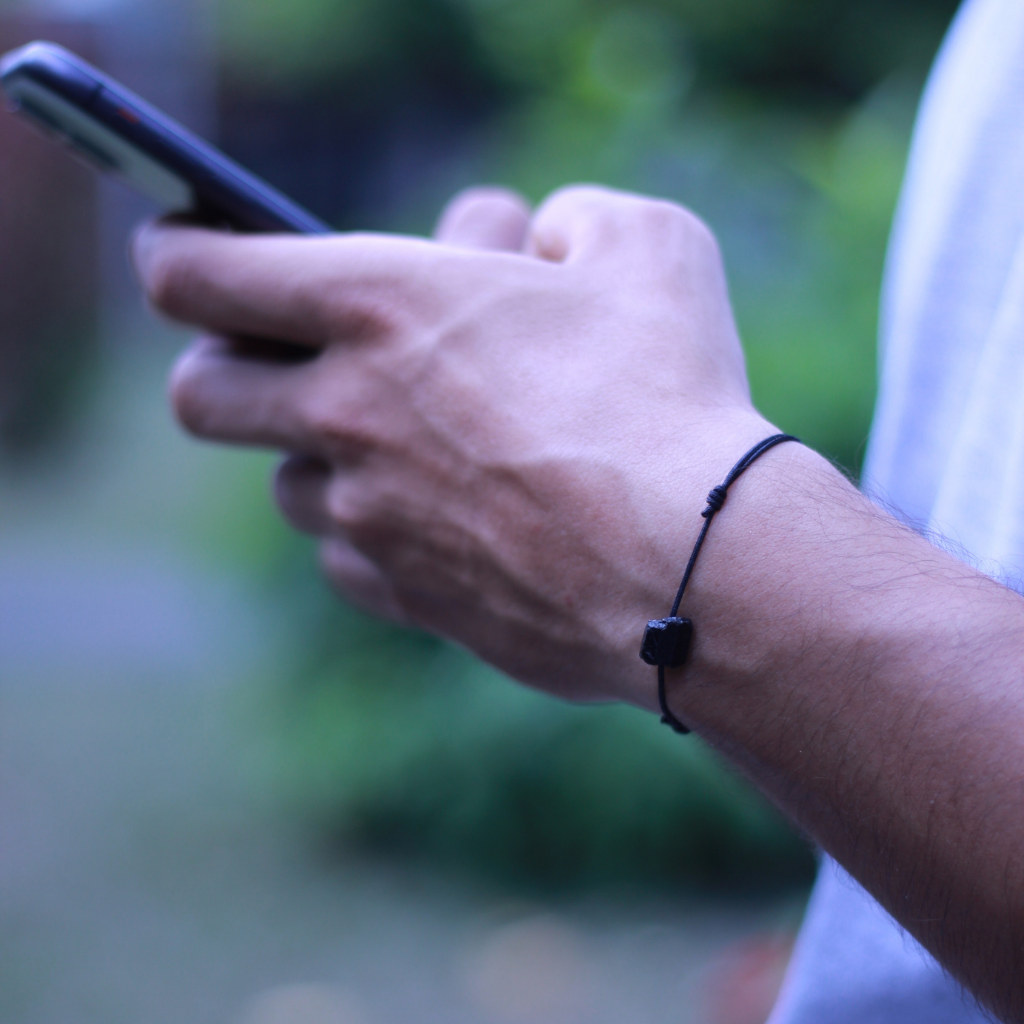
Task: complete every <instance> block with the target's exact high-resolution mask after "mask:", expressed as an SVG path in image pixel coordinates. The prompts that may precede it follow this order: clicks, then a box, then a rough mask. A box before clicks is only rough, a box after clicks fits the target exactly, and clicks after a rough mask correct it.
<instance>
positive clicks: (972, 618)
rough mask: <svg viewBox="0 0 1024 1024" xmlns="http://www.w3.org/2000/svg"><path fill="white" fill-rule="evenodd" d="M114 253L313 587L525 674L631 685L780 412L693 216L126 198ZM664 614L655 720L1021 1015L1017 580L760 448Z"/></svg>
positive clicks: (643, 690)
mask: <svg viewBox="0 0 1024 1024" xmlns="http://www.w3.org/2000/svg"><path fill="white" fill-rule="evenodd" d="M135 259H136V265H137V267H138V272H139V275H140V277H141V280H142V282H143V284H144V286H145V288H146V291H147V294H148V295H149V298H150V300H151V302H152V303H153V305H154V306H155V307H156V308H157V309H159V310H161V311H163V312H164V313H165V314H166V315H168V316H170V317H172V318H173V319H175V320H178V321H181V322H184V323H188V324H193V325H196V326H198V327H200V328H202V329H203V330H204V331H205V332H206V336H205V337H204V338H202V339H201V340H200V341H198V342H196V344H195V345H194V346H193V347H192V348H191V349H190V350H188V351H187V352H186V353H185V355H184V356H183V357H182V359H181V360H180V362H179V363H178V366H177V368H176V370H175V372H174V377H173V382H172V396H173V402H174V405H175V408H176V410H177V413H178V415H179V417H180V418H181V420H182V422H183V423H184V425H185V426H186V427H187V428H188V429H189V430H191V431H192V432H194V433H195V434H197V435H199V436H201V437H204V438H208V439H211V440H216V441H222V442H228V443H233V444H246V445H261V446H269V447H272V448H275V449H279V450H281V451H283V452H286V453H288V457H287V458H286V460H285V461H284V463H283V464H282V467H281V469H280V471H279V473H278V475H277V480H276V493H277V498H278V501H279V503H280V505H281V507H282V509H283V511H284V514H285V515H286V516H287V517H288V519H289V520H290V521H291V522H292V523H293V524H294V525H295V526H296V527H297V528H299V529H301V530H305V531H307V532H310V533H312V534H315V535H316V536H318V537H320V538H321V539H322V550H323V559H324V565H325V568H326V571H327V573H328V575H329V577H330V578H331V580H332V582H333V583H334V584H335V585H336V586H337V587H338V589H339V590H340V591H341V592H343V593H345V594H347V595H348V596H349V597H350V598H351V599H353V600H355V601H356V602H358V603H360V604H362V605H363V606H365V607H368V608H370V609H372V610H375V611H377V612H378V613H379V614H383V615H387V616H390V617H393V618H396V619H401V620H405V621H409V622H412V623H415V624H416V625H418V626H421V627H423V628H425V629H428V630H431V631H433V632H436V633H439V634H442V635H444V636H448V637H451V638H452V639H454V640H456V641H457V642H459V643H461V644H464V645H466V646H467V647H469V648H471V649H473V650H474V651H476V652H477V653H478V654H480V655H481V657H483V658H485V659H486V660H487V661H489V662H491V663H492V664H494V665H496V666H498V667H499V668H501V669H503V670H504V671H506V672H507V673H509V674H510V675H512V676H513V677H515V678H516V679H518V680H520V681H522V682H524V683H527V684H529V685H531V686H535V687H540V688H542V689H545V690H547V691H550V692H552V693H555V694H559V695H562V696H565V697H569V698H572V699H577V700H609V699H614V700H624V701H629V702H631V703H633V704H636V705H639V706H641V707H644V708H649V709H652V710H654V709H656V707H657V698H656V676H655V671H654V670H653V669H651V668H650V667H648V666H646V665H644V664H643V663H642V662H641V661H640V660H639V658H638V657H637V651H638V649H639V643H640V638H641V635H642V632H643V628H644V625H645V623H646V621H647V619H649V618H653V617H659V616H661V615H664V614H667V612H668V605H669V603H670V601H671V598H672V595H673V594H674V592H675V588H676V586H677V585H678V579H679V575H680V572H681V568H682V565H683V563H684V562H685V559H686V557H687V555H688V554H689V551H690V548H691V547H692V545H693V542H694V540H695V538H696V535H697V532H698V530H699V528H700V525H701V523H702V520H701V519H700V517H699V512H700V510H701V509H702V508H703V507H704V497H705V495H706V494H707V492H708V490H709V489H710V487H711V486H713V485H714V484H717V483H719V482H720V481H721V480H722V479H723V478H724V476H725V474H726V472H727V471H728V469H729V467H730V466H731V465H732V463H733V462H734V461H735V460H736V459H737V458H738V457H739V455H741V454H742V453H743V452H744V451H745V450H746V449H747V448H748V447H750V446H751V445H752V444H753V443H755V442H756V441H758V440H760V439H761V438H763V437H765V436H767V435H768V434H771V433H774V432H776V428H775V427H773V426H772V425H771V424H769V423H768V422H766V421H765V420H764V419H763V417H761V416H760V415H759V413H758V412H757V411H756V410H755V409H754V407H753V406H752V404H751V401H750V395H749V390H748V387H747V381H746V374H745V369H744V363H743V355H742V350H741V347H740V343H739V339H738V336H737V332H736V328H735V325H734V321H733V316H732V312H731V309H730V305H729V298H728V293H727V288H726V284H725V275H724V272H723V268H722V263H721V259H720V256H719V252H718V248H717V246H716V244H715V241H714V239H713V237H712V236H711V234H710V233H709V231H708V230H707V229H706V228H705V227H704V226H703V225H702V224H701V223H700V222H699V221H698V220H697V219H696V218H694V217H693V216H692V215H691V214H689V213H688V212H686V211H685V210H683V209H681V208H679V207H677V206H674V205H671V204H668V203H664V202H657V201H654V200H650V199H645V198H641V197H637V196H630V195H625V194H622V193H615V192H610V191H606V190H602V189H596V188H572V189H566V190H563V191H561V192H559V193H556V194H555V195H554V196H552V197H551V198H549V199H548V200H547V201H546V202H545V203H544V204H543V206H542V207H541V208H540V209H538V210H537V211H536V212H534V213H531V212H530V211H529V210H528V209H527V208H526V206H525V204H523V203H522V201H521V200H519V199H518V198H516V197H515V196H513V195H511V194H508V193H503V192H497V191H493V190H491V191H476V192H472V193H469V194H466V195H463V196H461V197H459V198H457V199H456V200H455V201H454V203H453V204H452V205H451V206H450V207H449V209H448V210H447V211H446V213H445V215H444V216H443V217H442V220H441V222H440V225H439V228H438V232H437V238H436V240H435V241H426V240H420V239H413V238H401V237H387V236H374V235H347V236H336V237H330V238H294V237H269V236H261V237H253V236H247V237H246V236H228V235H224V234H219V233H216V232H210V231H205V230H200V229H196V228H186V227H173V226H168V225H155V226H150V227H147V228H145V229H144V230H143V231H142V232H141V233H140V234H139V236H138V237H137V240H136V245H135ZM252 338H258V339H267V340H285V341H288V342H291V343H294V344H297V345H301V346H304V347H305V348H306V349H308V350H309V355H310V358H309V359H308V360H306V361H303V362H289V363H284V362H274V361H271V360H268V359H265V358H258V357H256V356H254V355H252V354H251V349H250V348H248V347H247V346H246V345H244V344H241V343H240V342H239V339H252ZM682 614H685V615H687V616H688V617H690V618H692V619H693V620H694V622H695V629H696V633H695V640H694V645H693V648H692V651H691V656H690V659H689V661H688V663H687V665H686V666H684V667H683V668H682V669H679V670H673V671H670V672H669V674H668V680H669V683H668V685H669V693H670V695H671V697H670V700H671V704H672V707H673V710H674V711H675V713H676V714H677V715H678V716H679V717H680V718H681V719H683V720H684V721H685V722H687V723H688V724H689V725H691V726H692V727H693V728H694V729H695V730H696V731H697V732H699V733H701V734H702V735H703V736H704V737H705V738H706V739H707V740H708V741H709V742H711V743H713V744H714V745H715V746H717V747H718V748H719V749H720V750H721V751H723V753H725V754H726V756H728V757H729V758H731V759H732V760H733V762H734V763H735V764H737V765H738V766H739V767H740V768H741V769H742V770H743V771H744V772H745V773H746V774H748V775H749V776H750V777H751V778H752V779H753V780H754V781H755V782H756V783H757V784H758V785H759V786H760V787H761V788H762V789H763V790H764V791H765V792H766V793H767V794H768V795H769V796H770V797H771V798H772V799H773V800H774V801H775V802H776V803H777V804H778V805H779V806H780V807H782V808H783V809H784V810H785V811H786V812H787V813H788V814H789V815H790V816H791V817H792V818H793V819H794V820H795V821H797V822H798V823H799V824H800V825H801V826H802V827H803V828H804V829H805V830H806V831H807V832H808V833H809V834H810V835H811V836H812V837H813V838H814V839H815V840H816V841H817V842H818V843H820V844H821V846H822V847H823V848H824V849H826V850H827V851H828V852H829V853H831V854H832V855H833V856H834V857H836V859H837V860H839V862H840V863H842V864H843V865H844V866H845V867H846V868H847V870H849V871H850V872H851V873H852V874H853V875H854V876H855V877H856V878H857V879H858V880H859V881H860V882H861V883H862V884H863V885H864V886H865V887H866V888H867V889H868V890H869V891H870V892H872V893H873V894H874V895H875V896H876V897H877V898H878V899H879V900H880V901H881V902H882V904H883V905H884V906H885V907H886V908H887V909H888V910H889V911H890V912H891V913H892V914H893V916H894V917H895V918H896V919H897V920H898V921H899V922H900V923H901V924H902V925H904V926H905V927H906V928H907V929H908V930H909V931H910V932H911V933H912V934H913V935H914V936H916V937H917V938H918V939H919V940H920V941H921V942H922V943H923V944H924V945H925V946H926V947H927V948H928V949H929V950H931V951H932V952H933V953H934V954H935V955H936V957H937V958H938V959H939V961H940V962H941V963H942V964H943V965H944V966H945V967H946V968H947V969H948V970H949V971H950V972H951V973H952V974H953V975H954V976H955V977H956V978H957V979H959V980H960V981H961V982H963V983H964V984H965V985H966V986H967V987H968V988H969V990H970V991H972V992H973V993H974V994H975V995H976V996H977V997H978V998H979V1000H980V1001H981V1002H982V1003H983V1004H984V1005H985V1006H987V1007H989V1008H991V1009H992V1010H994V1011H995V1012H996V1013H997V1014H998V1015H999V1016H1000V1017H1001V1018H1002V1019H1004V1020H1007V1021H1022V1020H1024V962H1022V961H1024V956H1022V953H1024V857H1022V856H1021V853H1020V851H1021V849H1024V816H1022V815H1021V814H1020V813H1019V810H1018V805H1017V803H1016V801H1017V800H1018V799H1020V796H1021V793H1022V788H1024V786H1022V784H1024V696H1022V694H1024V690H1022V688H1021V686H1020V685H1019V676H1020V671H1021V666H1022V665H1024V600H1022V599H1021V598H1020V597H1018V596H1017V595H1015V594H1014V593H1012V592H1010V591H1008V590H1006V589H1004V588H1003V587H1001V586H1000V585H998V584H996V583H994V582H992V581H991V580H990V579H988V578H987V577H985V576H982V575H980V574H978V573H977V572H975V571H974V570H973V569H971V568H969V567H967V566H965V565H963V564H962V563H960V562H957V561H955V560H954V559H952V558H950V557H949V556H948V555H946V554H945V553H943V552H942V551H940V550H938V549H937V548H935V547H933V546H932V545H930V544H929V543H927V542H926V541H925V540H923V539H922V538H920V537H919V536H917V535H915V534H914V533H912V532H911V531H909V530H907V529H905V528H904V527H902V526H901V525H900V524H899V523H897V522H896V521H895V520H894V519H892V518H891V517H889V516H888V515H886V514H885V513H883V512H882V511H880V510H879V509H877V508H876V507H874V506H873V505H871V504H870V503H869V502H868V501H867V500H866V499H865V498H863V497H862V496H861V495H860V494H859V493H858V492H857V491H856V490H855V489H854V488H853V487H852V486H851V485H850V484H849V483H848V482H847V481H846V479H845V478H843V477H842V476H841V475H840V474H839V473H837V472H836V471H835V470H834V469H833V468H832V467H831V466H830V465H829V464H828V463H827V462H826V461H825V460H823V459H821V458H820V457H818V456H817V455H815V454H814V453H813V452H811V451H809V450H808V449H806V448H804V447H801V446H798V445H795V444H788V445H783V446H781V447H779V448H776V449H773V450H772V451H771V452H770V453H768V454H767V455H766V456H764V457H763V458H762V459H761V460H760V461H759V462H758V463H756V464H755V466H754V467H752V468H751V469H750V470H749V471H748V472H747V473H746V474H745V475H744V476H743V477H742V478H741V479H740V480H739V481H738V482H737V483H736V485H735V486H734V488H733V489H732V491H731V492H730V496H729V500H728V502H727V503H726V506H725V508H724V509H723V511H722V512H721V513H719V515H718V516H717V517H716V519H715V523H714V527H713V529H712V530H711V532H710V534H709V537H708V540H707V543H706V545H705V548H704V551H703V553H702V555H701V559H700V561H699V563H698V566H697V571H696V573H695V574H694V577H693V580H692V582H691V585H690V589H689V590H688V592H687V596H686V600H685V602H684V606H683V609H682ZM681 742H683V741H681Z"/></svg>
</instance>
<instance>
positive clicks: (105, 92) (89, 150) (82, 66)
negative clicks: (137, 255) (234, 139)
mask: <svg viewBox="0 0 1024 1024" xmlns="http://www.w3.org/2000/svg"><path fill="white" fill-rule="evenodd" d="M0 82H2V84H3V89H4V92H5V93H6V94H7V97H8V99H9V100H10V102H11V106H12V109H13V110H14V111H15V112H16V113H18V114H20V115H22V116H23V117H25V118H27V119H28V120H29V121H31V122H32V123H33V124H35V125H36V126H37V127H39V128H41V129H42V130H43V131H44V132H45V133H46V134H47V135H49V136H50V137H52V138H55V139H57V140H58V141H60V142H63V143H65V144H66V145H68V146H70V147H71V149H72V150H73V151H74V152H75V153H76V154H77V155H78V156H80V157H82V158H83V159H84V160H86V161H87V162H88V163H90V164H92V165H93V166H94V167H97V168H98V169H99V170H101V171H104V172H107V173H110V174H114V175H116V176H117V177H119V178H121V179H122V180H123V181H126V182H127V183H128V184H130V185H132V186H134V187H135V188H137V189H138V190H139V191H140V192H142V193H144V194H145V195H147V196H148V197H149V198H150V199H153V200H155V201H156V202H157V203H158V204H160V206H161V207H163V208H164V209H165V210H167V211H168V212H188V213H191V214H194V215H195V216H196V217H197V218H199V219H200V220H202V221H204V222H206V223H212V224H224V225H226V226H230V227H232V228H235V229H236V230H239V231H278V232H296V233H299V234H314V235H315V234H327V233H329V232H330V228H329V227H328V226H327V225H326V224H324V223H323V222H322V221H320V220H318V219H317V218H316V217H314V216H313V215H312V214H311V213H309V212H307V211H306V210H304V209H303V208H302V207H301V206H299V205H298V204H296V203H294V202H292V201H291V200H290V199H289V198H288V197H287V196H285V195H283V194H282V193H280V192H278V191H277V189H275V188H272V187H271V186H270V185H268V184H267V183H266V182H264V181H261V180H260V179H259V178H257V177H256V176H255V175H254V174H250V173H249V172H248V171H247V170H245V168H243V167H241V166H240V165H239V164H237V163H235V162H234V161H233V160H231V159H229V158H228V157H227V156H225V155H224V154H223V153H221V152H220V151H219V150H217V149H215V148H214V147H213V146H211V145H209V143H207V142H204V141H203V140H202V139H200V138H199V137H198V136H197V135H195V134H193V133H192V132H190V131H189V130H188V129H187V128H185V127H183V126H182V125H180V124H178V123H177V122H176V121H174V120H172V119H171V118H169V117H167V115H165V114H163V113H162V112H161V111H159V110H157V109H156V108H155V107H153V106H152V105H151V104H149V103H147V102H146V101H145V100H143V99H142V98H141V97H139V96H137V95H136V94H135V93H133V92H132V91H131V90H130V89H126V88H125V87H124V86H123V85H120V84H119V83H118V82H115V81H114V80H113V79H112V78H110V77H109V76H107V75H104V74H103V73H102V72H101V71H99V70H98V69H97V68H94V67H93V66H92V65H91V64H88V63H86V61H84V60H82V59H81V58H80V57H77V56H76V55H75V54H73V53H71V52H70V51H69V50H66V49H64V48H63V47H62V46H57V45H56V44H55V43H47V42H35V43H29V44H28V45H27V46H22V47H20V48H19V49H17V50H12V51H11V52H10V53H7V54H5V55H4V57H3V58H2V59H0Z"/></svg>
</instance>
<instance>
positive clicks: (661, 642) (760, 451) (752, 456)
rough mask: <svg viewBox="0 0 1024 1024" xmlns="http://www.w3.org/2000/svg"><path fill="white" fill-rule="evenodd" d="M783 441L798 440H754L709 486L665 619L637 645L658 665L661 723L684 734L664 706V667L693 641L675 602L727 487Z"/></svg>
mask: <svg viewBox="0 0 1024 1024" xmlns="http://www.w3.org/2000/svg"><path fill="white" fill-rule="evenodd" d="M786 441H799V438H796V437H793V436H792V435H791V434H773V435H772V436H771V437H766V438H765V439H764V440H763V441H760V442H758V443H757V444H755V445H754V447H753V448H751V449H750V451H749V452H747V454H746V455H744V456H743V458H742V459H740V461H739V462H737V463H736V465H735V466H733V467H732V469H731V470H730V471H729V475H728V476H727V477H726V478H725V480H724V482H723V483H721V484H719V486H718V487H715V488H713V489H712V491H711V493H710V494H709V495H708V507H707V508H706V509H704V511H703V512H701V516H703V518H704V525H703V526H702V527H701V530H700V534H699V535H698V537H697V543H696V544H694V546H693V552H692V553H691V555H690V560H689V562H687V563H686V569H685V571H684V572H683V581H682V583H680V584H679V590H677V591H676V599H675V601H674V602H673V603H672V611H671V612H670V613H669V616H668V618H666V619H651V621H650V622H648V623H647V628H646V629H645V630H644V639H643V643H642V644H641V645H640V657H641V658H642V659H643V660H644V661H646V662H647V664H648V665H656V666H657V667H658V703H659V704H660V705H661V720H662V722H664V723H665V725H667V726H670V727H671V728H672V729H674V730H675V731H676V732H678V733H682V734H685V733H688V732H689V731H690V730H689V729H688V728H687V727H686V726H685V725H683V723H682V722H680V721H679V719H678V718H676V716H675V715H674V714H672V711H671V710H670V709H669V706H668V699H667V698H666V696H665V669H666V668H678V667H679V666H680V665H682V664H683V663H684V662H685V661H686V656H687V654H689V652H690V643H691V641H692V640H693V623H692V622H691V621H690V620H689V619H680V618H678V617H677V613H678V611H679V605H680V604H681V603H682V600H683V593H684V592H685V590H686V584H687V583H689V582H690V576H691V574H692V573H693V567H694V565H695V564H696V562H697V556H698V555H699V554H700V549H701V547H702V546H703V544H704V538H705V537H706V536H707V535H708V527H709V526H710V525H711V520H712V519H714V517H715V513H716V512H719V511H721V508H722V506H723V505H724V504H725V499H726V498H727V497H728V494H729V488H730V487H731V486H732V485H733V484H734V483H735V482H736V478H737V477H738V476H740V474H741V473H743V471H744V470H746V469H747V468H748V467H749V466H750V465H752V464H753V463H754V462H755V461H756V460H757V459H759V458H760V457H761V456H762V455H764V453H765V452H766V451H768V449H769V448H774V447H775V446H776V445H777V444H784V443H785V442H786Z"/></svg>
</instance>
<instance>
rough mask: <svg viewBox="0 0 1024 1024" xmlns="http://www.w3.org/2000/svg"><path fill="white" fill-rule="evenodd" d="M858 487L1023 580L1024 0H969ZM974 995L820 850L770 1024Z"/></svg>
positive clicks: (886, 336)
mask: <svg viewBox="0 0 1024 1024" xmlns="http://www.w3.org/2000/svg"><path fill="white" fill-rule="evenodd" d="M863 485H864V489H865V490H866V492H867V493H869V494H870V495H871V496H872V497H874V498H875V499H876V500H878V501H880V502H882V503H883V504H885V505H886V506H887V507H888V508H890V509H892V510H893V511H895V512H896V513H897V514H899V515H901V516H903V517H904V518H906V519H907V520H908V521H910V522H912V523H913V524H915V525H917V526H919V527H921V528H925V529H927V530H929V531H930V532H931V534H932V535H933V537H934V538H935V539H936V540H937V542H939V543H941V544H943V545H944V546H946V547H947V548H948V549H949V550H950V551H952V552H954V553H955V554H957V555H958V556H959V557H962V558H966V559H968V560H970V561H971V562H972V563H974V564H976V565H978V566H980V567H981V568H983V569H984V570H985V571H986V572H988V573H990V574H991V575H993V576H996V577H997V578H1000V579H1003V580H1005V581H1007V582H1008V583H1010V585H1013V586H1015V587H1018V588H1019V587H1020V581H1021V580H1024V3H1022V2H1021V0H966V2H965V3H964V4H963V6H962V7H961V9H960V12H959V13H958V15H957V18H956V20H955V22H954V24H953V27H952V29H951V31H950V34H949V36H948V37H947V40H946V43H945V44H944V46H943V48H942V51H941V53H940V54H939V58H938V60H937V62H936V65H935V68H934V70H933V72H932V76H931V79H930V81H929V85H928V88H927V90H926V93H925V98H924V102H923V104H922V107H921V112H920V115H919V119H918V125H917V130H916V133H915V137H914V145H913V148H912V151H911V157H910V164H909V167H908V170H907V178H906V182H905V184H904V193H903V198H902V200H901V203H900V208H899V212H898V215H897V218H896V224H895V226H894V231H893V237H892V242H891V246H890V252H889V263H888V267H887V274H886V285H885V291H884V295H883V309H882V374H881V384H880V391H879V398H878V405H877V408H876V411H875V422H874V426H873V429H872V435H871V441H870V444H869V447H868V455H867V460H866V465H865V471H864V482H863ZM987 1019H988V1018H986V1017H985V1016H984V1015H983V1014H982V1013H981V1011H980V1010H978V1009H977V1007H976V1006H975V1005H974V1003H973V1001H972V999H971V997H970V996H968V995H966V994H964V993H962V992H961V990H960V989H959V988H958V986H957V985H956V984H955V983H954V982H953V981H951V980H950V979H949V978H948V977H946V976H945V975H944V974H943V972H942V970H941V969H940V968H939V966H938V964H937V963H936V962H935V961H934V960H933V959H932V958H931V957H930V956H929V955H928V954H927V953H925V952H924V950H923V949H922V948H921V947H920V946H919V945H918V944H917V943H916V942H915V941H914V940H913V939H911V938H910V937H909V936H907V935H906V934H905V933H904V932H902V931H901V930H900V929H899V928H898V927H897V926H896V924H895V923H894V922H893V920H892V919H891V918H890V917H889V916H888V914H886V913H885V911H883V910H882V909H881V907H879V906H878V904H877V903H875V901H874V900H872V899H871V898H870V897H869V896H868V895H867V894H866V893H865V892H864V890H863V889H861V888H860V886H858V885H857V884H856V883H855V882H853V881H852V880H851V879H850V878H849V876H848V875H846V873H845V872H843V871H842V869H841V868H839V867H838V866H837V865H835V864H834V863H833V862H831V861H829V860H826V861H825V863H824V865H823V867H822V870H821V872H820V875H819V879H818V883H817V885H816V886H815V890H814V893H813V895H812V897H811V902H810V905H809V907H808V911H807V915H806V918H805V921H804V926H803V929H802V930H801V933H800V937H799V939H798V942H797V947H796V951H795V954H794V958H793V963H792V964H791V966H790V970H789V972H788V974H787V977H786V981H785V984H784V985H783V991H782V994H781V996H780V998H779V1003H778V1005H777V1006H776V1008H775V1011H774V1012H773V1014H772V1016H771V1018H770V1022H769V1024H897V1022H898V1024H926V1022H927V1024H954V1022H956V1024H963V1022H969V1021H970V1022H975V1021H982V1020H987Z"/></svg>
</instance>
